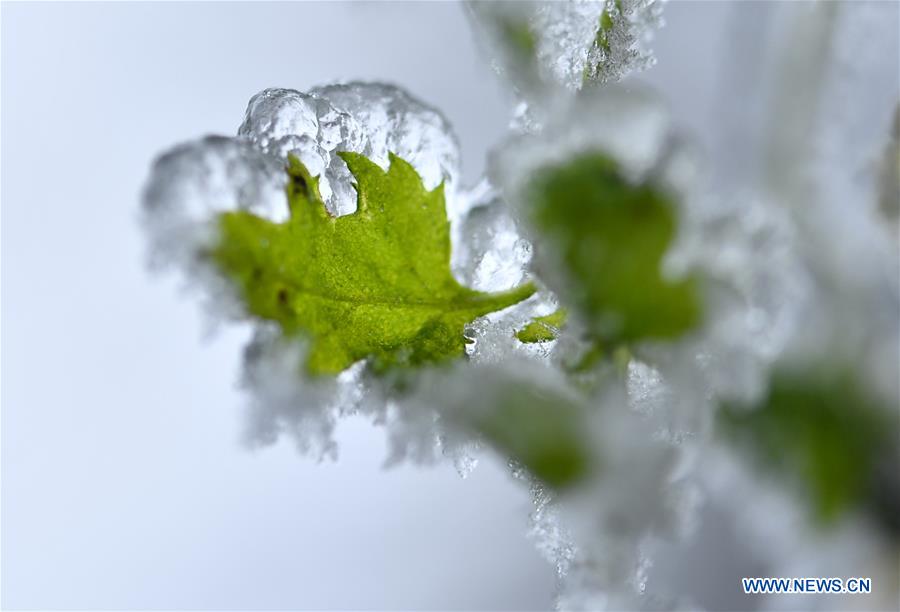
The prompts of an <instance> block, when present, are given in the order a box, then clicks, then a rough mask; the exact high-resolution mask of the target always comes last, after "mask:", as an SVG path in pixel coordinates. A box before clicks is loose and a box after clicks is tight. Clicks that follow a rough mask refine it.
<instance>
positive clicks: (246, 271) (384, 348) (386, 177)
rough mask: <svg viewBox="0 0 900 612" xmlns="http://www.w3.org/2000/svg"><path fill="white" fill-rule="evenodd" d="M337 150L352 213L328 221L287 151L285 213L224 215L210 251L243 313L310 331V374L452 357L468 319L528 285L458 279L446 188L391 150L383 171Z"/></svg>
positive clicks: (525, 292) (295, 331)
mask: <svg viewBox="0 0 900 612" xmlns="http://www.w3.org/2000/svg"><path fill="white" fill-rule="evenodd" d="M341 157H342V158H343V159H344V161H345V162H346V163H347V165H348V166H349V168H350V171H351V172H352V173H353V176H354V178H355V179H356V189H357V192H358V203H357V210H356V212H354V213H353V214H349V215H345V216H342V217H333V216H331V215H330V214H329V213H328V211H327V210H326V208H325V205H324V203H323V202H322V198H321V197H320V195H319V191H318V187H317V183H318V181H317V179H316V178H315V177H313V176H311V175H310V173H309V172H308V171H307V169H306V167H305V166H304V165H303V164H302V163H301V162H300V161H299V160H298V159H297V158H295V157H290V158H289V163H288V174H289V176H290V180H289V182H288V187H287V200H288V207H289V209H290V218H289V219H288V220H287V221H285V222H284V223H274V222H272V221H269V220H267V219H263V218H261V217H258V216H256V215H254V214H252V213H250V212H245V211H235V212H226V213H222V214H221V215H220V216H219V227H220V234H221V235H220V239H219V242H218V244H217V245H216V246H215V247H214V248H213V249H212V250H211V252H210V256H211V257H212V259H213V260H214V261H215V263H216V264H217V265H218V266H219V268H220V269H221V270H222V271H223V272H224V273H225V275H226V276H228V277H229V278H230V279H231V280H232V281H233V282H234V283H235V284H236V286H237V287H238V290H239V292H240V295H241V296H242V298H243V301H244V303H245V306H246V310H247V311H248V313H249V314H250V315H252V316H254V317H257V318H259V319H263V320H269V321H274V322H276V323H277V324H278V325H279V326H280V328H281V330H282V332H283V333H284V335H285V336H288V337H293V336H300V335H303V336H307V337H309V338H310V340H311V345H310V351H309V355H308V357H307V361H306V368H307V370H308V371H309V372H310V373H311V374H337V373H339V372H341V371H343V370H345V369H346V368H348V367H349V366H350V365H352V364H353V363H355V362H357V361H359V360H363V359H370V360H371V364H372V366H373V367H374V369H375V370H376V371H384V370H385V369H388V368H391V367H394V366H415V365H420V364H428V363H437V362H441V361H445V360H448V359H452V358H456V357H461V356H463V355H464V354H465V339H464V337H463V328H464V326H465V325H466V324H468V323H470V322H472V321H473V320H474V319H476V318H478V317H480V316H483V315H485V314H487V313H490V312H493V311H496V310H501V309H503V308H506V307H508V306H511V305H513V304H515V303H517V302H519V301H521V300H523V299H525V298H527V297H528V296H530V295H531V294H532V293H534V291H535V289H534V287H533V286H532V285H531V284H524V285H521V286H519V287H517V288H515V289H512V290H510V291H507V292H501V293H482V292H479V291H474V290H472V289H468V288H466V287H463V286H462V285H460V284H459V283H458V282H457V281H456V280H455V279H454V277H453V275H452V274H451V272H450V234H449V223H448V221H447V215H446V212H445V209H444V195H443V188H442V187H440V186H439V187H438V188H436V189H434V190H432V191H427V190H426V189H425V188H424V186H423V185H422V180H421V178H420V177H419V175H418V174H417V173H416V171H415V170H414V169H413V168H412V166H410V165H409V164H408V163H407V162H405V161H403V160H402V159H400V158H398V157H396V156H391V159H390V167H389V168H388V170H387V171H385V170H382V169H381V168H380V167H379V166H377V165H376V164H375V163H373V162H372V161H370V160H368V159H367V158H365V157H364V156H362V155H359V154H356V153H342V154H341Z"/></svg>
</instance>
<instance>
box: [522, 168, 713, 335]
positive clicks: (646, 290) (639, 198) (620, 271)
mask: <svg viewBox="0 0 900 612" xmlns="http://www.w3.org/2000/svg"><path fill="white" fill-rule="evenodd" d="M525 193H526V197H527V198H529V200H530V205H531V212H532V215H531V218H532V221H533V225H534V227H535V229H536V230H537V231H538V232H539V235H540V238H544V239H545V243H541V247H542V248H549V249H550V250H551V251H552V253H553V255H554V256H555V259H556V260H557V261H558V262H559V263H561V264H562V265H563V267H564V270H565V272H566V275H565V276H567V277H568V278H566V279H565V280H564V281H561V282H554V281H555V279H554V278H548V279H545V280H547V282H548V283H551V284H554V285H555V286H554V288H555V289H556V290H557V292H558V293H559V295H560V297H561V298H562V299H563V301H564V302H565V303H566V305H567V306H571V307H572V308H574V309H576V310H577V311H578V312H579V313H580V314H581V318H583V319H584V321H585V323H586V324H587V325H588V326H589V332H590V333H591V334H592V335H593V336H594V337H595V338H596V339H597V340H599V341H600V342H601V343H602V344H604V345H606V346H617V345H619V344H622V343H628V342H633V341H637V340H645V339H669V338H675V337H677V336H680V335H681V334H683V333H685V332H687V331H689V330H690V329H692V328H693V327H695V326H696V325H697V324H698V322H699V321H700V318H701V304H700V299H699V294H698V282H697V280H696V279H694V278H687V279H682V280H670V279H668V278H665V277H664V276H663V274H662V270H661V265H662V260H663V257H664V256H665V254H666V251H667V250H668V248H669V247H670V245H671V243H672V240H673V239H674V237H675V230H676V218H675V216H676V209H675V205H674V203H673V201H672V199H671V197H670V196H669V195H668V194H667V193H665V192H664V191H662V190H661V189H659V188H657V187H656V186H654V185H651V184H649V183H640V184H633V183H631V182H630V181H628V180H626V178H625V177H624V176H623V175H622V173H621V172H620V170H619V168H618V165H617V164H616V163H615V162H614V161H613V160H612V159H610V158H609V157H608V156H606V155H603V154H600V153H588V154H584V155H582V156H580V157H577V158H575V159H573V160H572V161H570V162H568V163H566V164H564V165H559V166H552V167H548V168H544V169H543V170H540V171H538V173H537V174H536V176H535V178H534V179H533V180H532V181H531V182H530V183H529V185H528V188H527V190H526V192H525Z"/></svg>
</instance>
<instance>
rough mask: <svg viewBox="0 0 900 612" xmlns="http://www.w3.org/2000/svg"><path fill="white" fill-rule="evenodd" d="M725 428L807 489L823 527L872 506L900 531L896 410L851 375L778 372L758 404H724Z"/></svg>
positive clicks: (722, 419)
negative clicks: (841, 517)
mask: <svg viewBox="0 0 900 612" xmlns="http://www.w3.org/2000/svg"><path fill="white" fill-rule="evenodd" d="M719 429H720V431H721V432H722V433H723V434H724V435H726V436H727V437H728V439H730V440H732V441H734V442H735V443H737V444H738V445H739V446H740V447H742V448H744V449H745V450H746V451H747V452H749V453H750V455H751V456H752V457H754V458H755V459H756V460H757V461H758V462H759V464H760V465H762V466H764V467H767V468H768V469H769V470H770V471H771V472H773V473H775V474H778V475H779V476H780V477H782V478H785V479H786V480H787V481H788V482H789V484H790V485H791V486H792V487H795V488H797V489H798V490H804V491H806V492H807V493H808V496H809V499H810V501H811V508H812V510H813V511H814V514H815V515H816V516H817V517H818V518H819V519H820V520H821V521H823V522H826V523H827V522H829V521H831V520H833V519H835V518H837V517H839V516H840V515H841V514H842V513H843V512H844V511H845V510H848V509H849V508H851V507H862V506H868V507H869V508H870V509H873V510H875V511H876V514H878V515H880V516H882V518H887V519H888V521H889V522H891V521H892V522H893V527H892V528H893V529H897V528H898V527H900V525H898V524H897V523H898V517H900V515H898V512H897V510H898V508H897V505H898V499H897V473H896V468H897V465H898V464H900V454H898V436H900V420H898V415H897V411H896V407H894V408H893V409H891V408H890V407H888V406H885V405H884V404H883V403H882V402H880V401H878V400H877V399H876V398H874V397H873V396H872V394H871V393H869V392H867V391H866V390H865V388H864V387H863V386H861V385H860V383H859V382H858V381H857V379H856V377H855V376H854V375H853V374H852V373H851V372H849V371H834V370H833V369H826V370H822V371H817V372H804V373H796V372H782V373H778V374H777V375H776V376H775V377H774V378H773V380H772V383H771V386H770V389H769V392H768V395H767V396H766V397H764V398H763V399H762V400H761V401H760V403H759V405H758V406H755V407H745V406H739V405H735V404H726V405H724V406H723V407H722V410H721V411H720V412H719ZM884 468H886V470H885V469H884ZM891 472H893V473H892V474H891ZM885 476H886V479H885V478H884V477H885ZM891 481H893V486H892V485H891Z"/></svg>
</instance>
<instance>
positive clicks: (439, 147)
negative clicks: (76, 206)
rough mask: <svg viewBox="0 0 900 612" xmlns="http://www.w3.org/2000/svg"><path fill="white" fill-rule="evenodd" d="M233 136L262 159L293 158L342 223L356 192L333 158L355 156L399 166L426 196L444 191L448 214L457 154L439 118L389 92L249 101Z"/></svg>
mask: <svg viewBox="0 0 900 612" xmlns="http://www.w3.org/2000/svg"><path fill="white" fill-rule="evenodd" d="M238 134H239V135H240V136H241V137H243V138H246V139H248V140H249V141H251V142H253V143H254V144H255V145H256V146H257V147H259V148H260V149H262V150H263V151H266V152H268V153H269V154H271V155H273V156H275V157H277V158H279V159H286V157H287V155H288V154H293V155H295V156H297V158H299V159H300V161H302V162H303V163H304V165H306V167H307V168H308V169H309V171H310V173H311V174H312V175H313V176H319V177H320V178H319V190H320V191H321V194H322V198H323V200H324V201H325V204H326V206H327V207H328V209H329V210H330V211H331V212H332V213H333V214H336V215H344V214H347V213H350V212H352V211H353V210H355V208H356V192H355V191H354V190H353V188H352V185H351V183H352V180H351V176H350V171H349V169H348V168H347V164H346V163H344V161H343V160H342V159H341V158H340V157H339V156H338V155H337V153H338V152H340V151H352V152H354V153H361V154H363V155H365V156H366V157H367V158H369V159H371V160H372V161H374V162H375V163H377V164H379V165H380V166H382V168H387V166H388V163H389V160H388V154H389V153H393V154H395V155H397V156H398V157H400V158H401V159H405V160H406V161H408V162H409V163H410V164H412V166H413V167H414V168H415V169H416V171H417V172H418V173H419V175H420V176H421V177H422V180H423V182H424V184H425V187H426V188H427V189H434V188H435V187H437V186H438V185H439V184H441V183H442V182H445V183H446V189H447V192H448V208H449V209H450V210H451V212H453V213H455V204H456V200H455V198H454V189H455V188H456V187H457V184H458V181H459V146H458V144H457V141H456V136H455V135H454V134H453V131H452V129H451V128H450V125H449V123H448V122H447V120H446V119H445V118H444V116H443V115H441V114H440V113H439V112H438V111H436V110H435V109H433V108H431V107H430V106H428V105H426V104H425V103H423V102H421V101H419V100H417V99H416V98H414V97H413V96H412V95H410V94H409V93H407V92H406V91H404V90H403V89H400V88H399V87H394V86H392V85H386V84H382V83H360V82H352V83H347V84H338V85H328V86H325V87H318V88H314V89H312V90H310V91H309V92H307V93H302V92H299V91H295V90H293V89H266V90H263V91H261V92H260V93H258V94H256V95H255V96H253V98H252V99H251V100H250V104H249V105H248V106H247V112H246V115H245V117H244V122H243V123H242V124H241V126H240V128H239V129H238Z"/></svg>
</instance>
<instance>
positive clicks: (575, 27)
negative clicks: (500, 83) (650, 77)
mask: <svg viewBox="0 0 900 612" xmlns="http://www.w3.org/2000/svg"><path fill="white" fill-rule="evenodd" d="M662 5H663V0H561V1H557V2H554V1H550V2H470V3H469V8H470V15H471V17H472V19H473V21H474V22H475V29H476V31H477V32H479V33H480V34H482V37H483V41H482V43H483V46H484V47H485V48H486V52H487V53H488V54H489V55H490V56H491V57H492V63H493V65H494V68H495V69H496V70H497V71H498V72H500V73H502V74H504V75H505V76H506V77H507V78H508V79H509V80H510V81H511V82H512V83H513V85H514V86H515V87H516V88H517V89H518V90H519V92H520V93H521V94H523V95H524V96H525V97H526V98H527V99H529V100H530V101H532V102H534V101H536V102H539V103H541V102H547V101H549V100H548V99H549V98H552V97H554V96H556V95H557V94H559V93H560V90H564V91H569V92H573V91H577V90H579V89H581V88H582V87H583V86H585V85H586V84H591V83H599V84H602V83H607V82H613V81H618V80H620V79H621V78H623V77H624V76H626V75H627V74H628V73H630V72H632V71H636V70H643V69H645V68H647V67H649V66H652V65H653V63H654V58H653V55H652V53H651V51H650V48H649V45H650V42H651V41H652V38H653V33H654V31H655V30H656V29H658V28H659V27H660V26H661V25H662V18H661V13H662Z"/></svg>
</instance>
